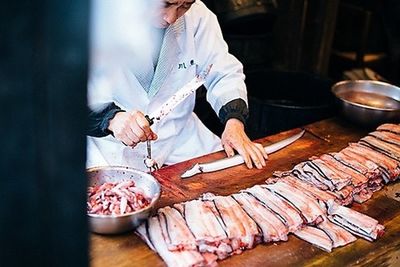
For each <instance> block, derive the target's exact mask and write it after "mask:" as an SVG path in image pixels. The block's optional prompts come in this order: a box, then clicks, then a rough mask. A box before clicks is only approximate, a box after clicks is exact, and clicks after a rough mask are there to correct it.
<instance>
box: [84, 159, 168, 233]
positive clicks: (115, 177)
mask: <svg viewBox="0 0 400 267" xmlns="http://www.w3.org/2000/svg"><path fill="white" fill-rule="evenodd" d="M87 176H88V189H87V214H88V217H89V225H90V229H91V231H92V232H95V233H99V234H118V233H123V232H126V231H129V230H132V229H134V228H136V227H137V226H138V225H140V224H141V223H142V221H144V220H145V219H147V218H148V217H149V216H150V214H151V212H152V210H153V207H154V205H155V204H156V202H157V201H158V200H159V198H160V193H161V188H160V184H159V183H158V182H157V180H156V179H155V178H154V177H153V176H152V175H150V174H148V173H145V172H142V171H139V170H135V169H132V168H128V167H117V166H107V167H94V168H90V169H88V170H87Z"/></svg>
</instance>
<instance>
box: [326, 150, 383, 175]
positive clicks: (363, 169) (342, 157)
mask: <svg viewBox="0 0 400 267" xmlns="http://www.w3.org/2000/svg"><path fill="white" fill-rule="evenodd" d="M330 155H331V156H333V157H334V158H335V159H336V160H337V161H339V162H340V163H342V164H343V165H346V166H348V167H349V168H353V169H354V170H356V171H358V172H359V173H361V174H362V175H364V176H365V177H367V178H368V180H370V179H375V178H376V177H379V176H380V175H381V171H380V170H379V166H378V165H376V164H375V165H374V167H372V168H369V166H366V165H365V164H363V163H362V162H360V161H359V160H357V159H355V158H354V157H351V156H348V155H347V154H345V153H342V152H338V153H330Z"/></svg>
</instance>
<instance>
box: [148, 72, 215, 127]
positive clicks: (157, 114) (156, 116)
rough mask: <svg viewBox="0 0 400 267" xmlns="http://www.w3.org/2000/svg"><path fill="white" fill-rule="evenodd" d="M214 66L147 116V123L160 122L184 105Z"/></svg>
mask: <svg viewBox="0 0 400 267" xmlns="http://www.w3.org/2000/svg"><path fill="white" fill-rule="evenodd" d="M211 68H212V64H210V65H209V66H208V67H207V68H206V69H205V70H204V71H203V72H202V73H201V74H199V75H197V76H196V77H194V78H193V79H192V80H191V81H190V82H188V83H187V84H185V85H184V86H183V87H182V88H181V89H179V90H178V91H177V92H176V93H175V94H173V95H172V96H171V97H170V98H168V100H167V101H165V102H164V104H162V105H161V106H160V107H159V108H158V109H157V110H155V111H154V112H153V113H151V114H149V115H146V116H145V117H146V119H147V121H148V122H149V123H150V125H153V124H154V123H156V122H159V121H160V120H161V119H163V118H164V117H165V116H167V115H168V114H169V113H170V112H171V111H172V110H173V109H174V108H175V107H176V106H178V105H179V104H180V103H182V102H183V101H184V100H185V99H186V98H187V97H188V96H190V95H191V94H193V93H194V92H195V91H196V90H197V89H198V88H199V87H200V86H202V85H203V84H204V83H205V81H206V77H207V75H208V74H209V73H210V70H211Z"/></svg>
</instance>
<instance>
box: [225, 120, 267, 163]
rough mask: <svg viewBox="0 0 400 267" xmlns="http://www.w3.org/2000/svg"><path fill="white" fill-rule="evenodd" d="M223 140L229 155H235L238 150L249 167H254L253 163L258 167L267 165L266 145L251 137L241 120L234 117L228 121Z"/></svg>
mask: <svg viewBox="0 0 400 267" xmlns="http://www.w3.org/2000/svg"><path fill="white" fill-rule="evenodd" d="M221 142H222V146H223V148H224V149H225V152H226V154H227V155H228V157H232V156H234V155H235V151H237V152H238V153H239V154H240V155H241V156H242V157H243V159H244V162H245V163H246V165H247V167H248V168H249V169H251V168H253V164H254V165H255V166H256V167H257V169H261V168H262V167H263V166H265V160H266V159H267V158H268V155H267V153H266V152H265V150H264V147H263V146H262V145H261V144H259V143H254V142H252V141H251V140H250V139H249V137H248V136H247V135H246V133H245V131H244V125H243V123H242V122H241V121H240V120H238V119H234V118H232V119H229V120H228V121H227V122H226V125H225V130H224V132H223V133H222V137H221Z"/></svg>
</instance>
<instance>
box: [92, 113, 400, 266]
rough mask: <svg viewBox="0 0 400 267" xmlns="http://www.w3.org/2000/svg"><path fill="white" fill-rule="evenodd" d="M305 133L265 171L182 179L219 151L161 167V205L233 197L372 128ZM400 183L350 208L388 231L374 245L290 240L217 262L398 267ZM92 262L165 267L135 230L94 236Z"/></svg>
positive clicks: (311, 128) (333, 126) (332, 125)
mask: <svg viewBox="0 0 400 267" xmlns="http://www.w3.org/2000/svg"><path fill="white" fill-rule="evenodd" d="M305 129H306V133H305V135H304V136H303V137H302V138H301V139H299V140H298V141H296V142H295V143H294V144H292V145H290V146H289V147H286V148H284V149H282V150H280V151H278V152H275V153H273V154H271V155H270V156H269V159H268V163H267V166H266V167H264V168H263V169H262V170H258V169H247V168H246V167H245V166H244V165H241V166H236V167H232V168H229V169H225V170H222V171H219V172H214V173H207V174H198V175H195V176H193V177H191V178H188V179H185V180H183V179H181V178H180V175H181V174H182V173H183V172H184V171H186V170H187V169H188V168H190V167H191V166H193V164H195V163H197V162H208V161H213V160H215V159H219V158H223V157H224V153H222V152H217V153H213V154H209V155H206V156H203V157H199V158H196V159H192V160H189V161H185V162H182V163H179V164H175V165H171V166H168V167H165V168H162V169H160V170H159V171H157V172H156V173H155V174H154V175H155V176H156V178H157V179H158V180H159V182H160V183H161V185H162V196H161V199H160V202H159V204H158V207H163V206H166V205H171V204H173V203H177V202H181V201H186V200H191V199H194V198H197V197H198V196H200V195H201V194H202V193H205V192H212V193H215V194H220V195H229V194H232V193H235V192H238V191H239V190H241V189H245V188H248V187H251V186H253V185H255V184H261V183H263V182H264V180H265V179H266V178H268V177H270V176H271V175H272V173H273V172H274V171H284V170H290V169H291V168H292V167H293V166H294V165H296V164H297V163H299V162H301V161H304V160H306V159H308V158H309V157H311V156H314V155H316V156H317V155H320V154H323V153H327V152H336V151H339V150H341V149H342V148H344V147H346V146H347V145H348V143H350V142H356V141H358V140H359V139H360V138H361V137H363V136H365V135H366V134H367V133H368V132H369V131H371V129H360V128H357V127H355V126H352V125H351V124H349V123H347V122H344V121H342V120H340V119H337V118H332V119H328V120H324V121H320V122H317V123H314V124H310V125H307V126H306V127H305ZM299 131H300V129H293V130H290V131H286V132H282V133H279V134H276V135H273V136H268V137H265V138H262V139H260V140H258V141H259V142H261V143H262V144H263V145H268V144H271V143H274V142H277V141H280V140H281V139H283V138H285V137H289V136H291V135H293V134H295V133H297V132H299ZM399 193H400V183H399V182H397V183H394V184H390V185H388V186H385V187H384V189H383V190H381V191H379V192H377V193H375V194H374V195H373V197H372V199H370V200H369V201H367V202H366V203H363V204H362V205H359V204H353V206H352V208H353V209H355V210H358V211H361V212H363V213H365V214H367V215H370V216H372V217H374V218H376V219H378V220H379V222H380V223H381V224H383V225H384V226H385V227H386V232H385V234H384V235H383V237H381V238H379V239H378V240H377V241H375V242H373V243H371V242H368V241H365V240H363V239H358V240H357V241H356V242H354V243H353V244H350V245H347V246H345V247H342V248H336V249H334V250H333V251H332V252H331V253H327V252H324V251H322V250H320V249H318V248H316V247H314V246H312V245H310V244H309V243H307V242H305V241H302V240H300V239H298V238H296V237H295V236H293V235H290V236H289V240H288V241H287V242H277V243H269V244H260V245H257V246H256V247H255V248H254V249H251V250H247V251H244V252H243V253H242V254H241V255H235V256H232V257H230V258H228V259H226V260H223V261H219V262H218V263H219V265H220V266H230V267H233V266H257V267H259V266H279V267H283V266H400V194H399ZM90 264H91V266H94V267H111V266H151V267H158V266H165V264H164V262H163V261H162V259H161V258H160V257H159V256H158V255H157V254H156V253H154V252H153V251H152V250H151V249H150V248H148V247H147V245H146V244H145V243H144V242H143V241H141V239H140V238H139V237H137V236H136V235H135V234H134V233H133V232H130V233H126V234H121V235H114V236H109V235H97V234H90Z"/></svg>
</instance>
